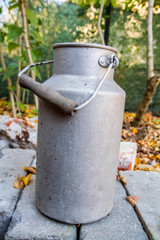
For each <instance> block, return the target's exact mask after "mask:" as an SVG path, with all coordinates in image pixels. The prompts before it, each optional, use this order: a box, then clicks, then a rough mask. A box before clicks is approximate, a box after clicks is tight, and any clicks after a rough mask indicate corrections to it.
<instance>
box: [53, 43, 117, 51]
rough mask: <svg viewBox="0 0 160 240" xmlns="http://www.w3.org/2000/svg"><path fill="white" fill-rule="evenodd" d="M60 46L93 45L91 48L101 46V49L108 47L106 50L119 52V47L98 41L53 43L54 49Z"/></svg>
mask: <svg viewBox="0 0 160 240" xmlns="http://www.w3.org/2000/svg"><path fill="white" fill-rule="evenodd" d="M58 47H91V48H101V49H106V50H111V51H113V52H115V53H117V49H116V48H113V47H110V46H106V45H102V44H96V43H75V42H64V43H56V44H54V45H53V49H54V48H58Z"/></svg>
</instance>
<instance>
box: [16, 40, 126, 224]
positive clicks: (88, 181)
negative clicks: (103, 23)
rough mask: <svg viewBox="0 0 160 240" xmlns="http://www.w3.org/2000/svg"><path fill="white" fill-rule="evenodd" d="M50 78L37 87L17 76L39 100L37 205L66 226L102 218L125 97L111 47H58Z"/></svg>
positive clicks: (111, 187)
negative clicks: (114, 77) (116, 79)
mask: <svg viewBox="0 0 160 240" xmlns="http://www.w3.org/2000/svg"><path fill="white" fill-rule="evenodd" d="M53 48H54V74H53V76H52V77H51V78H50V79H48V80H47V81H45V82H44V83H43V84H40V83H38V82H35V81H33V80H32V79H31V78H30V77H28V76H26V75H24V74H23V73H24V72H25V71H26V70H27V69H29V67H32V66H35V65H39V64H43V63H44V64H45V63H51V62H53V61H48V62H42V63H36V64H32V65H29V66H28V67H26V68H25V69H24V70H23V71H22V72H21V73H20V74H19V77H20V80H19V81H20V85H21V86H22V87H25V88H28V89H30V90H31V91H32V92H34V93H35V94H36V95H37V96H38V97H39V111H38V149H37V180H36V204H37V207H38V208H39V210H40V211H41V212H42V213H44V214H45V215H47V216H49V217H51V218H53V219H56V220H59V221H62V222H66V223H71V224H78V223H89V222H93V221H96V220H98V219H101V218H103V217H105V216H106V215H107V214H108V213H109V212H110V211H111V209H112V207H113V195H114V188H115V181H116V171H117V164H118V155H119V146H120V137H121V130H122V119H123V111H124V102H125V93H124V91H123V90H122V89H121V88H120V87H119V86H118V85H117V84H116V83H115V82H114V80H113V74H114V68H115V67H116V66H117V65H118V59H117V58H116V56H115V55H116V49H114V48H112V47H108V46H104V45H99V44H87V43H59V44H55V45H54V46H53Z"/></svg>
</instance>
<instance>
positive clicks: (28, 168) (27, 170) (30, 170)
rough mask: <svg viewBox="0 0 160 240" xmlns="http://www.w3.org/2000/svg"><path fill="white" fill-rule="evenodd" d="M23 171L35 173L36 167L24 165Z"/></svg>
mask: <svg viewBox="0 0 160 240" xmlns="http://www.w3.org/2000/svg"><path fill="white" fill-rule="evenodd" d="M24 171H26V172H28V173H33V174H36V168H35V167H27V166H25V167H24Z"/></svg>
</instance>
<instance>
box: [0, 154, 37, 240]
mask: <svg viewBox="0 0 160 240" xmlns="http://www.w3.org/2000/svg"><path fill="white" fill-rule="evenodd" d="M34 156H35V151H34V150H22V149H3V150H2V151H1V158H0V240H2V239H3V237H4V234H5V232H6V231H7V228H8V224H9V222H10V219H11V216H12V214H13V211H14V209H15V206H16V203H17V201H18V198H19V195H20V190H18V189H15V188H13V183H14V181H15V178H16V176H17V175H18V174H19V173H20V174H21V175H25V172H24V171H23V167H24V166H25V165H30V164H31V162H32V161H33V158H34Z"/></svg>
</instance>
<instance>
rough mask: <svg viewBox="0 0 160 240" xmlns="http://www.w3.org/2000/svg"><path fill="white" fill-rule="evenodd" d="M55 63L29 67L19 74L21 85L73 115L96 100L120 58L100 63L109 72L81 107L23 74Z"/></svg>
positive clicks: (34, 64)
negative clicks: (31, 69) (31, 68)
mask: <svg viewBox="0 0 160 240" xmlns="http://www.w3.org/2000/svg"><path fill="white" fill-rule="evenodd" d="M53 62H54V61H53V60H50V61H45V62H37V63H33V64H30V65H28V66H27V67H25V68H24V69H23V70H22V71H21V72H20V73H19V74H18V77H19V84H20V85H21V87H24V88H27V89H29V90H31V91H32V92H33V93H35V94H36V95H37V96H38V97H40V98H42V99H43V100H45V101H47V102H50V103H52V104H54V105H55V106H57V107H58V108H60V109H61V110H62V111H63V112H64V113H65V114H69V115H73V113H74V112H76V111H78V110H80V109H82V108H84V107H85V106H87V105H88V104H89V103H90V102H91V101H92V100H93V99H94V98H95V96H96V95H97V93H98V91H99V89H100V88H101V86H102V84H103V83H104V80H105V79H106V77H107V75H108V73H109V72H110V70H111V69H112V68H116V67H117V66H118V63H119V61H118V58H117V57H116V56H115V55H114V54H112V55H111V57H110V58H107V62H105V64H104V63H102V64H101V62H99V64H100V65H101V66H102V67H107V66H108V68H107V71H106V72H105V74H104V75H103V77H102V79H101V81H100V83H99V84H98V86H97V88H96V89H95V91H94V92H93V94H92V95H91V96H90V97H89V99H87V100H86V101H85V102H84V103H82V104H81V105H79V106H78V104H77V103H76V102H75V101H73V100H70V99H67V98H64V97H63V96H62V95H61V94H59V93H57V92H56V91H54V90H53V89H51V88H49V87H47V86H45V85H42V84H40V83H38V82H36V81H34V80H33V79H32V78H30V77H28V76H27V75H25V74H23V73H24V72H26V71H27V70H28V69H29V68H30V67H34V66H37V65H43V64H48V63H53Z"/></svg>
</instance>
